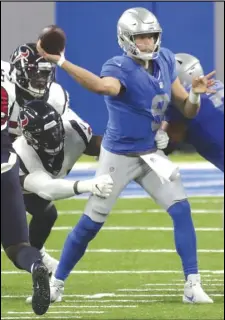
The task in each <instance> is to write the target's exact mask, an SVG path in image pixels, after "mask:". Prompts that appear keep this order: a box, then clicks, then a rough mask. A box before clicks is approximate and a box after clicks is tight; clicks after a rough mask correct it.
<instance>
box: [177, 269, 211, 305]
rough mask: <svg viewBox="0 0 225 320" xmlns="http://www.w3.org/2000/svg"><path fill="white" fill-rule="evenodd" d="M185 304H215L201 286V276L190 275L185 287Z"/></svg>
mask: <svg viewBox="0 0 225 320" xmlns="http://www.w3.org/2000/svg"><path fill="white" fill-rule="evenodd" d="M183 302H184V303H213V300H212V299H211V298H210V297H209V296H208V295H207V294H206V293H205V291H204V290H203V289H202V286H201V280H200V274H190V275H189V276H188V278H187V282H186V283H185V285H184V295H183Z"/></svg>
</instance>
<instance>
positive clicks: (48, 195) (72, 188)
mask: <svg viewBox="0 0 225 320" xmlns="http://www.w3.org/2000/svg"><path fill="white" fill-rule="evenodd" d="M23 187H24V189H25V190H26V191H29V192H32V193H35V194H37V195H38V196H39V197H41V198H43V199H45V200H49V201H54V200H60V199H66V198H70V197H72V196H74V195H77V194H80V193H85V192H90V191H91V190H90V182H88V180H86V181H69V180H64V179H52V178H51V177H50V176H47V174H45V173H43V172H42V173H40V172H33V173H30V174H28V175H27V176H26V177H25V179H24V182H23Z"/></svg>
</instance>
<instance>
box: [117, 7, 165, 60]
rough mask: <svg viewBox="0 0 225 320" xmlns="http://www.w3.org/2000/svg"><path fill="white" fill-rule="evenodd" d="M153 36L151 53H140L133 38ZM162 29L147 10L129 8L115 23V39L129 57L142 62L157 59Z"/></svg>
mask: <svg viewBox="0 0 225 320" xmlns="http://www.w3.org/2000/svg"><path fill="white" fill-rule="evenodd" d="M149 33H152V34H154V38H155V46H154V50H153V52H150V53H149V52H142V51H140V49H139V48H138V47H137V45H136V43H135V41H134V36H135V35H140V34H149ZM161 35H162V28H161V26H160V24H159V22H158V20H157V18H156V17H155V16H154V14H153V13H151V12H150V11H149V10H147V9H145V8H131V9H128V10H126V11H125V12H124V13H123V14H122V16H121V17H120V19H119V21H118V23H117V38H118V43H119V46H120V47H121V48H122V49H123V51H125V52H126V53H129V55H131V56H133V57H135V58H138V59H141V60H144V61H148V60H152V59H156V58H157V57H158V52H159V50H160V44H161Z"/></svg>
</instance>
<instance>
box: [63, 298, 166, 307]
mask: <svg viewBox="0 0 225 320" xmlns="http://www.w3.org/2000/svg"><path fill="white" fill-rule="evenodd" d="M161 301H163V300H138V302H148V303H149V302H152V303H153V302H161ZM63 302H65V303H80V302H86V303H89V302H93V299H83V300H63ZM108 302H119V303H124V302H126V303H127V302H137V300H136V299H129V300H128V299H123V300H121V299H107V300H95V303H108ZM121 307H122V308H123V305H122V306H121Z"/></svg>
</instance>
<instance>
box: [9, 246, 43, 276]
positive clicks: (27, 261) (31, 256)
mask: <svg viewBox="0 0 225 320" xmlns="http://www.w3.org/2000/svg"><path fill="white" fill-rule="evenodd" d="M37 260H41V254H40V251H39V250H38V249H37V248H34V247H31V246H26V245H25V246H22V247H20V249H19V250H18V253H17V254H16V258H15V262H14V264H15V266H16V267H17V268H19V269H22V270H26V271H28V272H31V267H32V265H33V264H34V263H35V262H36V261H37Z"/></svg>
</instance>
